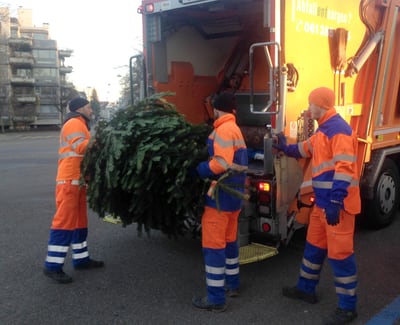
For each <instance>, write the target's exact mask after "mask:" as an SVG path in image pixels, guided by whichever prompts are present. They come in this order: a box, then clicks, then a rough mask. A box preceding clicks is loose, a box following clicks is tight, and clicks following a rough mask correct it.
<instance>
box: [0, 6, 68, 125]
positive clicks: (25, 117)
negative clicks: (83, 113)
mask: <svg viewBox="0 0 400 325" xmlns="http://www.w3.org/2000/svg"><path fill="white" fill-rule="evenodd" d="M71 55H72V50H69V49H59V48H58V47H57V41H56V40H52V39H51V38H50V34H49V26H48V25H47V24H43V25H42V26H41V27H36V26H34V25H33V23H32V10H31V9H24V8H18V17H11V16H10V11H9V9H8V8H0V125H1V126H2V127H4V128H7V127H8V128H10V129H14V128H25V129H26V128H30V127H37V126H42V125H59V124H61V121H62V119H63V116H64V114H65V110H66V106H67V102H68V100H69V99H70V98H71V97H73V96H74V95H75V94H76V90H75V89H74V86H73V84H72V83H69V82H68V80H67V75H68V74H69V73H71V72H72V67H71V66H67V65H66V60H67V59H68V58H69V57H70V56H71Z"/></svg>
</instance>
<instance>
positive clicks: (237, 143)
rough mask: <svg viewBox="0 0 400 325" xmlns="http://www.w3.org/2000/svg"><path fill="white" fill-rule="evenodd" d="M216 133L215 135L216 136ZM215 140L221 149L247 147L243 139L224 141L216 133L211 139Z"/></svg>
mask: <svg viewBox="0 0 400 325" xmlns="http://www.w3.org/2000/svg"><path fill="white" fill-rule="evenodd" d="M214 133H215V134H214ZM212 136H214V137H213V139H214V141H215V142H216V143H218V145H219V146H221V148H230V147H245V146H246V144H245V142H244V140H242V139H234V140H231V139H229V140H224V139H222V138H221V137H220V136H219V135H218V134H217V133H216V132H213V133H212V134H211V135H210V137H211V138H212Z"/></svg>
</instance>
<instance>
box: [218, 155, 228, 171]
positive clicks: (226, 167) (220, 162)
mask: <svg viewBox="0 0 400 325" xmlns="http://www.w3.org/2000/svg"><path fill="white" fill-rule="evenodd" d="M214 158H215V160H216V161H218V162H219V164H220V165H221V166H222V167H224V168H225V169H228V168H229V165H228V163H227V162H226V160H225V159H224V158H222V157H220V156H215V157H214Z"/></svg>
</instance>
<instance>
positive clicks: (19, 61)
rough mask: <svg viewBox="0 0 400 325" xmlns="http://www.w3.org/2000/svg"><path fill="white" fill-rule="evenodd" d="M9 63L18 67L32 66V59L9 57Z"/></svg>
mask: <svg viewBox="0 0 400 325" xmlns="http://www.w3.org/2000/svg"><path fill="white" fill-rule="evenodd" d="M10 64H12V65H14V66H19V67H33V64H34V60H33V58H32V57H31V58H29V57H10Z"/></svg>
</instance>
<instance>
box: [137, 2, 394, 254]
mask: <svg viewBox="0 0 400 325" xmlns="http://www.w3.org/2000/svg"><path fill="white" fill-rule="evenodd" d="M138 12H139V13H140V14H141V15H142V21H143V45H144V47H143V63H144V69H143V71H145V73H144V75H143V80H142V81H143V85H144V87H143V89H144V96H147V95H151V94H153V93H159V92H165V91H168V92H173V93H175V95H174V96H172V97H169V98H168V100H170V101H171V102H173V103H174V104H175V105H176V107H177V109H178V110H179V111H180V112H181V113H182V114H184V115H185V116H186V118H187V120H188V121H190V122H193V123H204V122H207V121H209V120H211V119H212V118H213V110H212V107H211V105H210V98H211V97H212V96H213V95H214V94H216V93H219V92H221V91H226V90H228V91H232V92H234V93H235V95H236V97H237V102H238V113H237V122H238V124H239V126H240V128H241V130H242V133H243V134H244V137H245V140H246V143H247V147H248V148H249V158H250V162H249V170H248V173H247V181H248V184H249V186H250V188H252V189H254V190H253V191H251V192H250V199H249V200H248V201H246V202H245V204H244V207H243V211H242V213H241V217H240V244H241V246H242V247H244V246H246V245H247V244H251V243H253V242H257V241H259V242H261V241H262V240H263V239H266V240H267V241H268V242H270V243H271V242H272V243H274V245H275V247H278V246H279V244H282V243H283V244H285V243H288V242H289V240H290V238H291V236H292V235H293V233H294V232H295V230H296V229H299V228H300V227H304V225H306V224H307V221H308V214H309V212H310V208H311V207H312V204H313V193H312V189H311V183H310V182H309V165H310V164H309V162H308V161H306V160H304V161H303V160H294V159H291V158H286V157H276V156H275V155H274V154H273V153H272V143H273V141H274V140H273V138H274V134H277V133H280V132H284V133H285V135H286V136H287V138H288V142H289V143H296V142H298V141H303V140H305V139H306V138H307V137H309V136H310V135H311V134H313V132H314V131H315V122H314V121H313V120H310V119H309V118H308V116H307V114H306V109H307V107H308V102H307V97H308V94H309V92H310V91H311V90H312V89H314V88H317V87H321V86H324V87H329V88H331V89H332V90H334V92H335V96H336V103H335V104H336V106H335V107H336V110H337V111H338V112H339V113H340V114H341V115H342V116H343V117H344V118H345V119H346V121H348V123H349V124H350V126H351V127H352V128H353V130H354V131H355V133H356V134H357V136H358V144H359V156H358V165H359V170H360V172H361V175H360V179H361V180H360V188H361V194H362V218H363V219H364V220H365V221H366V222H367V223H368V224H369V225H370V226H373V227H377V228H379V227H383V226H387V225H389V224H390V223H391V222H392V221H393V219H394V218H395V216H396V213H397V210H398V206H399V200H400V196H399V195H400V177H399V168H400V95H399V93H400V0H361V1H360V0H357V1H356V0H348V1H330V0H314V1H313V0H143V1H142V4H141V6H140V7H139V8H138Z"/></svg>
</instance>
